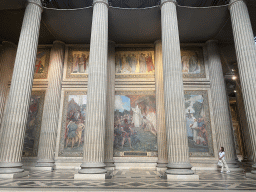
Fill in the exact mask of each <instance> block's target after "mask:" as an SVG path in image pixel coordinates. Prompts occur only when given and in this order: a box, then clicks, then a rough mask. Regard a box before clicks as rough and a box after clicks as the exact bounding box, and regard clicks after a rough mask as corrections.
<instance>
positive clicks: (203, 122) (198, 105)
mask: <svg viewBox="0 0 256 192" xmlns="http://www.w3.org/2000/svg"><path fill="white" fill-rule="evenodd" d="M185 108H186V109H185V111H186V127H187V136H188V145H189V153H190V156H213V147H212V134H211V124H210V113H209V105H208V95H207V91H185Z"/></svg>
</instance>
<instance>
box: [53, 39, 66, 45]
mask: <svg viewBox="0 0 256 192" xmlns="http://www.w3.org/2000/svg"><path fill="white" fill-rule="evenodd" d="M53 44H64V45H65V43H64V42H63V41H59V40H55V41H53Z"/></svg>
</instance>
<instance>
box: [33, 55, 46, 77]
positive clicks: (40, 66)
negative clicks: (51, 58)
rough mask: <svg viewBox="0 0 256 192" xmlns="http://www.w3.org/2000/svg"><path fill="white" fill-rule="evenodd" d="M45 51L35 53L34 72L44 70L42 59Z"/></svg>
mask: <svg viewBox="0 0 256 192" xmlns="http://www.w3.org/2000/svg"><path fill="white" fill-rule="evenodd" d="M44 55H45V52H43V51H42V52H38V53H37V55H36V65H35V73H43V72H44V64H43V61H42V58H43V56H44Z"/></svg>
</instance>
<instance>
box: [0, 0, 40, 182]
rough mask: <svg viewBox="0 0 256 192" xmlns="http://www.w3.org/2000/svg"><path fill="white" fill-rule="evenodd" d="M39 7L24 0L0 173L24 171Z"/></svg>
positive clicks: (0, 151) (10, 174) (9, 174)
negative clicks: (25, 5)
mask: <svg viewBox="0 0 256 192" xmlns="http://www.w3.org/2000/svg"><path fill="white" fill-rule="evenodd" d="M42 10H43V9H42V5H41V1H40V0H28V5H27V8H26V11H25V15H24V19H23V24H22V28H21V34H20V39H19V44H18V49H17V54H16V59H15V64H14V71H13V76H12V82H11V88H10V92H9V96H8V100H7V103H6V106H5V111H4V115H3V119H2V125H1V136H0V140H1V143H0V176H1V177H9V178H10V177H16V176H21V175H23V174H22V172H23V171H24V170H23V169H22V164H21V163H20V162H21V157H22V149H23V143H24V135H25V129H26V123H27V116H28V109H29V102H30V96H31V89H32V84H33V76H34V68H35V62H36V52H37V45H38V36H39V28H40V21H41V13H42ZM16 173H17V174H16ZM19 173H20V174H19ZM23 173H24V172H23Z"/></svg>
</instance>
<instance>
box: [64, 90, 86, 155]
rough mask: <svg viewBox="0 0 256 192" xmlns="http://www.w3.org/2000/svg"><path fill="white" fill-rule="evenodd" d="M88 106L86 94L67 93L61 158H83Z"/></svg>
mask: <svg viewBox="0 0 256 192" xmlns="http://www.w3.org/2000/svg"><path fill="white" fill-rule="evenodd" d="M86 104H87V95H86V92H66V93H65V101H64V109H63V121H62V128H61V137H60V151H59V156H82V153H83V145H84V128H85V116H86Z"/></svg>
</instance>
